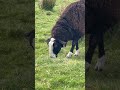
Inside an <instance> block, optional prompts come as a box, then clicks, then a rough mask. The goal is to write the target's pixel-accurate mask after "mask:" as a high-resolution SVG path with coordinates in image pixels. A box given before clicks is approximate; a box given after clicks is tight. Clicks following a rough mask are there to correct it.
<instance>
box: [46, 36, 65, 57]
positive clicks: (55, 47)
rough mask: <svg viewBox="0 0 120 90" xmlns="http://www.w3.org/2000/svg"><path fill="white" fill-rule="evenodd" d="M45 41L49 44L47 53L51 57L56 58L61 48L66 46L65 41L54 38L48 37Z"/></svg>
mask: <svg viewBox="0 0 120 90" xmlns="http://www.w3.org/2000/svg"><path fill="white" fill-rule="evenodd" d="M47 43H48V45H49V55H50V57H51V58H56V57H57V55H58V53H59V52H60V50H61V48H62V47H64V46H66V42H63V41H61V40H57V39H55V38H49V39H48V40H47Z"/></svg>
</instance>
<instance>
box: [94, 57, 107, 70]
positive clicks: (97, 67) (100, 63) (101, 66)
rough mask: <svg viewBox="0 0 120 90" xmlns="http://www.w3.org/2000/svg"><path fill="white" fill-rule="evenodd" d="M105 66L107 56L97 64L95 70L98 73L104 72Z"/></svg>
mask: <svg viewBox="0 0 120 90" xmlns="http://www.w3.org/2000/svg"><path fill="white" fill-rule="evenodd" d="M104 65H105V55H103V56H102V57H101V58H99V60H98V61H97V63H96V66H95V69H96V70H98V71H99V70H102V69H103V68H104Z"/></svg>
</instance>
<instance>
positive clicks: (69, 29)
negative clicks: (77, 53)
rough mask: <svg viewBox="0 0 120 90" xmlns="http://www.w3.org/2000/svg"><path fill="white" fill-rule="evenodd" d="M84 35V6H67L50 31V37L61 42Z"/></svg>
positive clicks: (80, 4)
mask: <svg viewBox="0 0 120 90" xmlns="http://www.w3.org/2000/svg"><path fill="white" fill-rule="evenodd" d="M84 33H85V4H84V3H83V2H80V1H78V2H75V3H72V4H71V5H69V6H68V7H67V8H66V9H65V11H64V12H63V14H62V15H61V17H60V19H59V20H58V21H57V23H56V24H55V26H54V27H53V29H52V37H53V38H56V39H57V38H58V39H60V40H63V41H66V42H67V41H69V40H74V39H78V38H80V37H81V36H83V35H84Z"/></svg>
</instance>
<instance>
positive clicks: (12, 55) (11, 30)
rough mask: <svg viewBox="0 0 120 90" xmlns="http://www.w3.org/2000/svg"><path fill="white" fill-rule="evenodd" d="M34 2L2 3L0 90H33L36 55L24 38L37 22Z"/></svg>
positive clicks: (12, 0) (26, 0) (22, 0)
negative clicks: (33, 6) (35, 20)
mask: <svg viewBox="0 0 120 90" xmlns="http://www.w3.org/2000/svg"><path fill="white" fill-rule="evenodd" d="M32 3H33V2H32V1H30V0H25V1H24V0H21V1H15V0H7V1H6V0H1V1H0V8H1V9H0V12H1V13H0V90H19V89H20V90H21V89H29V90H31V89H32V90H33V88H34V52H33V50H32V49H31V48H30V47H29V46H28V42H27V40H26V39H25V37H24V33H25V32H28V31H30V30H31V26H32V25H33V22H34V17H33V16H32V14H33V15H34V12H32V10H33V11H34V8H33V9H31V11H29V8H32ZM25 7H26V8H25ZM26 17H28V18H26Z"/></svg>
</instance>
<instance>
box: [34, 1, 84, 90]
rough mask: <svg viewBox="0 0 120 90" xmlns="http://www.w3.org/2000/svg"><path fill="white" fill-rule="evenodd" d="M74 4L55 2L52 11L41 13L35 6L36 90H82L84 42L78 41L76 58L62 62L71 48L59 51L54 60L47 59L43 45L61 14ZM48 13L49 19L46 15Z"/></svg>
mask: <svg viewBox="0 0 120 90" xmlns="http://www.w3.org/2000/svg"><path fill="white" fill-rule="evenodd" d="M71 2H74V0H69V1H66V2H63V1H62V0H57V2H56V5H55V7H54V9H53V10H52V11H45V10H41V9H39V7H38V2H37V1H36V2H35V30H36V38H35V45H36V49H35V58H36V60H35V88H36V90H84V89H85V71H84V58H85V57H84V55H85V45H84V39H82V40H80V45H79V46H80V51H81V53H80V56H78V57H75V56H73V57H72V58H71V59H67V58H66V54H67V53H68V52H69V50H70V47H71V44H70V42H69V43H68V45H67V47H65V48H63V49H62V50H61V52H60V54H59V55H58V58H57V59H51V58H50V57H49V54H48V45H47V43H46V42H45V40H47V38H49V37H50V33H51V29H52V27H53V26H54V24H55V22H56V21H57V19H58V18H59V16H60V14H61V10H62V9H63V8H61V7H65V6H67V5H69V4H70V3H71ZM47 13H50V14H51V15H47Z"/></svg>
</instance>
